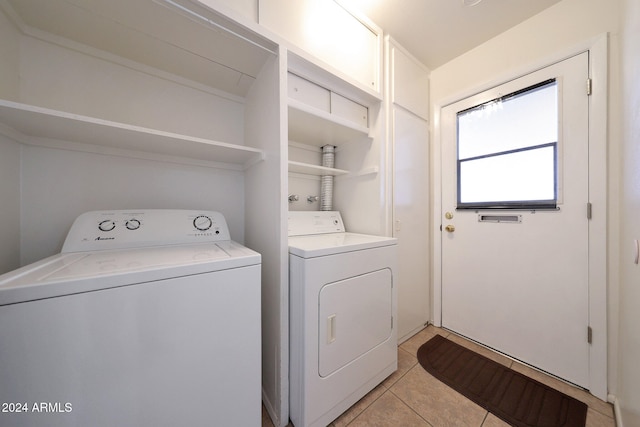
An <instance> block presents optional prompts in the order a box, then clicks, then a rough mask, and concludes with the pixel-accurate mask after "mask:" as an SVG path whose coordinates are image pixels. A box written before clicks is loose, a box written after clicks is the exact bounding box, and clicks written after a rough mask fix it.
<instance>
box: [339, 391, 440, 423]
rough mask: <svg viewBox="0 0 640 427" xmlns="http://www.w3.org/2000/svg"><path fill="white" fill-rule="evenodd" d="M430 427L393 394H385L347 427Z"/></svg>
mask: <svg viewBox="0 0 640 427" xmlns="http://www.w3.org/2000/svg"><path fill="white" fill-rule="evenodd" d="M397 426H406V427H430V426H429V424H428V423H427V422H426V421H425V420H423V419H422V418H420V416H418V414H416V413H415V412H414V411H412V410H411V408H409V407H408V406H407V405H405V404H404V403H403V402H402V401H401V400H400V399H398V398H397V397H396V396H395V395H394V394H393V393H391V392H388V391H387V392H386V393H384V394H383V395H382V396H381V397H380V398H378V399H377V400H376V401H375V402H374V403H373V404H372V405H371V406H369V407H368V408H367V409H366V410H365V411H364V412H363V413H362V414H360V415H359V416H358V418H356V419H355V420H354V421H353V422H352V423H351V424H349V427H397Z"/></svg>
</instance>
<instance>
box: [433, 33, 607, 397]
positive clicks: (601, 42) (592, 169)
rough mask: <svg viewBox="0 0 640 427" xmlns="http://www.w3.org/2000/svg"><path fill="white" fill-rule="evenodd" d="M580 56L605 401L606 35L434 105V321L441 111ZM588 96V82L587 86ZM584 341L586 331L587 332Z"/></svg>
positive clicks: (437, 314)
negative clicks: (584, 57) (585, 61)
mask: <svg viewBox="0 0 640 427" xmlns="http://www.w3.org/2000/svg"><path fill="white" fill-rule="evenodd" d="M582 52H589V77H590V78H591V81H592V92H591V96H590V97H589V131H588V132H589V201H590V203H591V204H592V210H591V212H592V217H591V220H590V221H589V267H588V268H589V272H588V274H589V324H590V326H591V329H592V333H593V334H592V337H593V339H592V344H591V346H590V347H589V384H590V387H589V391H590V393H591V394H593V395H594V396H596V397H598V398H600V399H602V400H604V401H606V400H607V396H608V387H607V256H608V252H607V223H608V220H607V210H608V206H607V193H608V192H607V185H608V177H607V159H608V156H607V140H608V138H607V128H608V126H607V125H608V120H607V111H608V95H609V91H608V34H604V35H602V36H600V37H597V38H595V39H593V40H589V41H586V42H585V43H583V44H582V45H580V46H576V47H574V48H573V49H571V50H570V51H569V52H566V51H565V52H561V53H559V54H556V55H553V56H551V57H550V58H548V59H546V60H544V61H538V62H537V63H534V64H533V65H529V66H527V67H526V68H523V69H519V70H515V71H511V72H509V73H508V74H506V75H504V76H501V77H499V78H496V79H494V80H492V81H491V82H488V83H485V84H483V85H479V86H477V87H474V88H472V89H468V90H466V91H465V92H463V93H462V94H459V95H457V96H456V97H455V98H454V99H447V100H444V101H443V102H439V103H437V104H435V105H434V110H433V111H434V113H433V114H434V120H433V123H434V126H433V133H434V144H433V152H432V159H433V161H432V168H433V174H432V176H433V216H432V218H433V224H432V232H433V259H432V261H433V262H432V265H433V269H432V281H433V282H432V283H433V311H432V313H433V316H432V322H433V324H434V325H435V326H441V325H442V241H441V237H442V231H441V230H440V226H441V221H440V218H442V215H443V212H442V150H441V144H442V129H441V128H440V116H441V113H442V109H443V108H444V107H446V106H448V105H451V104H454V103H456V102H458V101H461V100H463V99H465V98H468V97H469V96H472V95H475V94H478V93H481V92H483V91H485V90H488V89H491V88H493V87H496V86H499V85H501V84H504V83H506V82H508V81H511V80H514V79H517V78H519V77H522V76H524V75H527V74H529V73H531V72H533V71H536V70H539V69H542V68H545V67H547V66H549V65H552V64H554V63H557V62H560V61H562V60H564V59H567V58H569V57H572V56H575V55H576V54H579V53H582ZM585 90H586V82H585ZM585 339H586V331H585Z"/></svg>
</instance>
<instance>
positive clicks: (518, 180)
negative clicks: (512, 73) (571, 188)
mask: <svg viewBox="0 0 640 427" xmlns="http://www.w3.org/2000/svg"><path fill="white" fill-rule="evenodd" d="M558 123H559V118H558V84H557V82H556V79H551V80H546V81H544V82H541V83H539V84H536V85H534V86H530V87H527V88H525V89H523V90H519V91H517V92H514V93H511V94H508V95H505V96H502V97H500V98H497V99H494V100H492V101H490V102H486V103H483V104H480V105H477V106H474V107H472V108H469V109H466V110H463V111H460V112H458V113H457V130H458V131H457V147H458V203H457V207H458V209H478V208H482V209H492V208H500V209H504V208H521V209H529V208H555V207H556V205H557V200H558V133H559V132H558Z"/></svg>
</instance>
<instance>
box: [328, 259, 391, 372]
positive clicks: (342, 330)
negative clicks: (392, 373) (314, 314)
mask: <svg viewBox="0 0 640 427" xmlns="http://www.w3.org/2000/svg"><path fill="white" fill-rule="evenodd" d="M392 301H393V299H392V274H391V270H389V269H388V268H385V269H381V270H377V271H373V272H371V273H366V274H362V275H358V276H354V277H350V278H348V279H344V280H340V281H338V282H333V283H329V284H326V285H325V286H323V287H322V289H321V290H320V294H319V301H318V305H319V318H318V324H319V338H318V351H319V355H318V356H319V357H318V365H319V366H318V371H319V374H320V376H321V377H327V376H329V375H331V374H332V373H333V372H335V371H337V370H338V369H340V368H341V367H343V366H345V365H346V364H348V363H349V362H351V361H353V360H355V359H357V358H358V357H360V356H362V355H363V354H365V353H367V352H368V351H369V350H371V349H373V348H374V347H376V346H378V345H380V344H381V343H383V342H385V341H386V340H387V339H388V338H389V337H390V336H391V332H392Z"/></svg>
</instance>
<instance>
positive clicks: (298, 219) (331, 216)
mask: <svg viewBox="0 0 640 427" xmlns="http://www.w3.org/2000/svg"><path fill="white" fill-rule="evenodd" d="M344 232H345V228H344V223H343V222H342V216H341V215H340V212H338V211H289V237H291V236H306V235H313V234H328V233H344Z"/></svg>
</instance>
